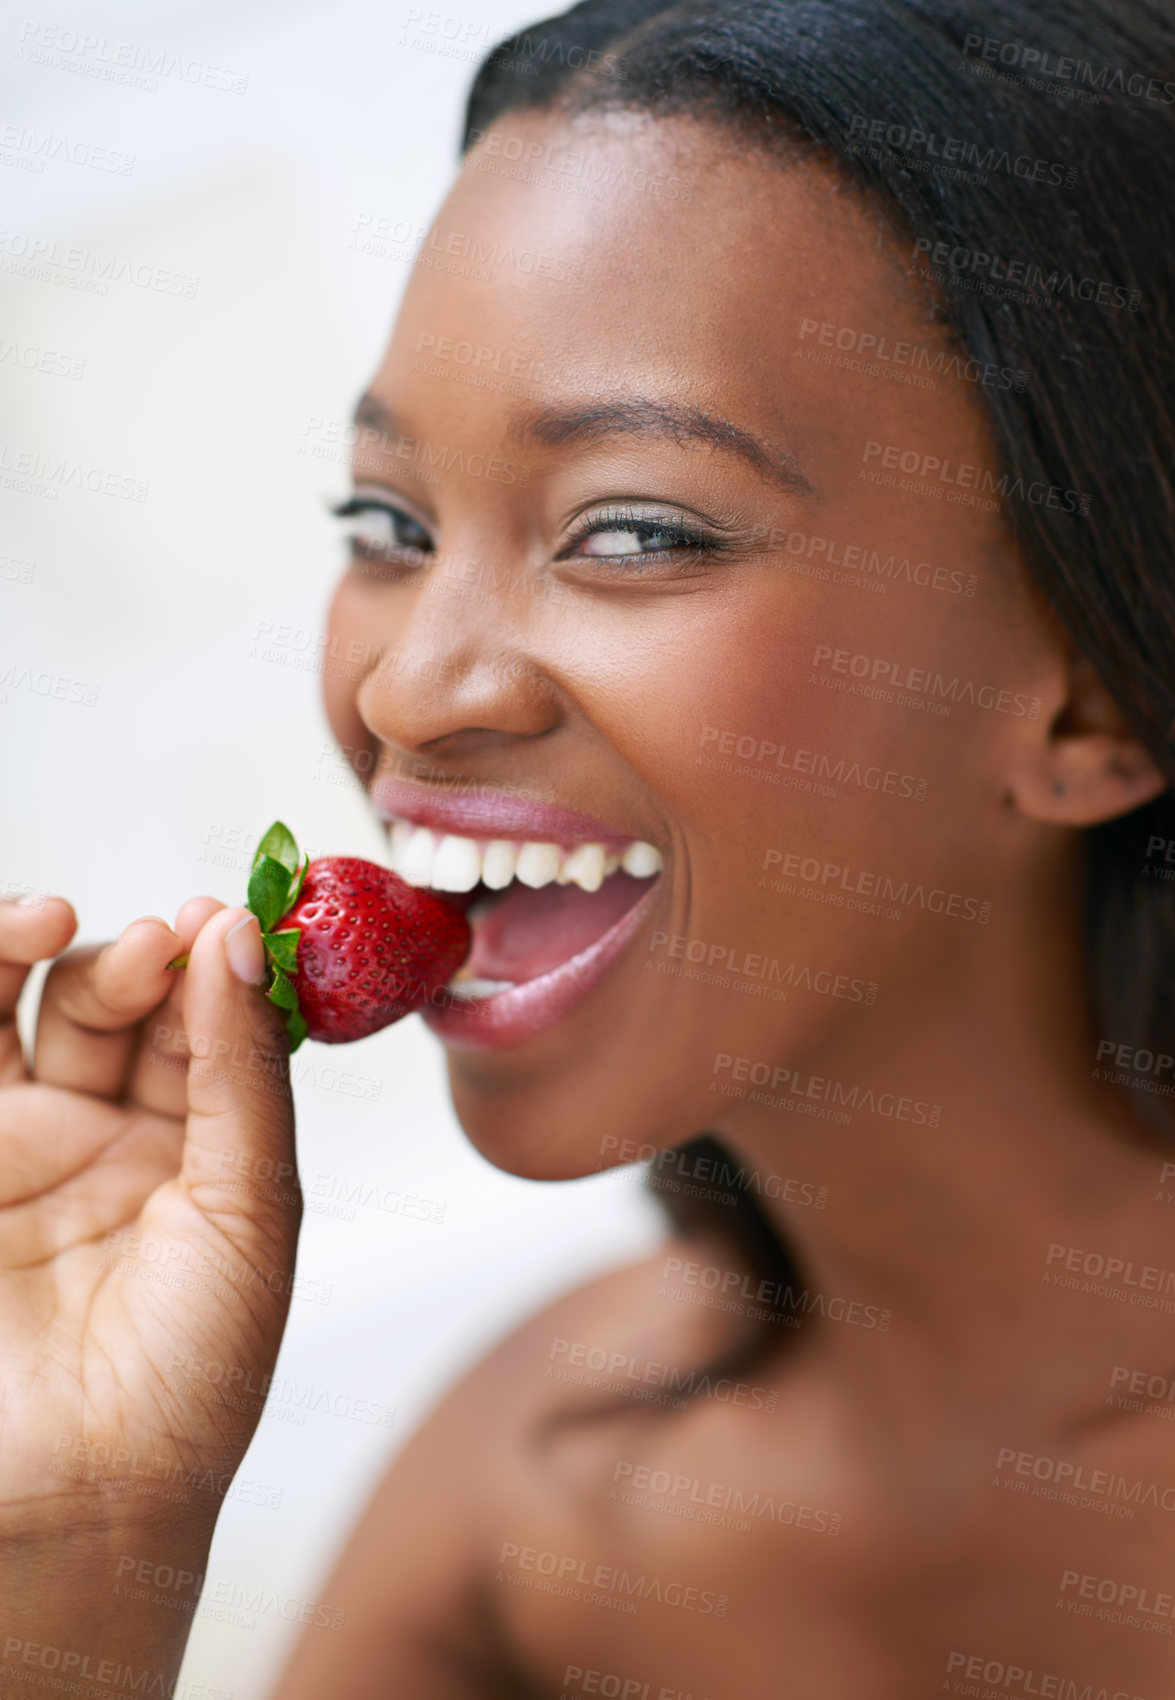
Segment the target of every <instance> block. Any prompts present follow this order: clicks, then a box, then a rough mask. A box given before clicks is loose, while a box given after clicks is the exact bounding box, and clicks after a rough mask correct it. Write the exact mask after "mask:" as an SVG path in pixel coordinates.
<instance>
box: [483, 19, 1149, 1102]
mask: <svg viewBox="0 0 1175 1700" xmlns="http://www.w3.org/2000/svg"><path fill="white" fill-rule="evenodd" d="M1173 103H1175V22H1173V19H1172V16H1171V14H1170V13H1169V12H1166V11H1164V10H1162V9H1160V7H1159V6H1158V5H1156V4H1154V3H1152V0H1116V3H1115V0H966V3H964V0H687V3H685V4H676V5H674V4H666V3H665V0H583V3H582V4H581V5H577V6H574V7H572V8H571V10H570V11H568V12H566V13H564V14H563V15H561V16H559V17H557V18H553V19H551V20H550V21H548V22H544V23H540V24H534V25H532V26H531V27H530V28H529V29H527V30H524V31H521V32H519V33H518V34H516V35H515V36H513V37H512V38H511V39H510V40H508V41H506V42H504V43H502V44H501V46H499V47H498V48H496V49H495V50H494V51H493V52H492V53H491V54H490V55H489V57H488V58H487V59H486V60H485V61H484V62H483V64H482V65H481V67H480V69H479V70H478V72H477V75H476V78H475V80H474V83H473V87H472V90H471V93H470V97H469V104H468V109H467V112H466V123H465V134H464V142H463V151H464V150H468V148H469V147H470V146H471V145H472V143H473V142H474V141H476V139H477V138H478V136H479V135H480V134H481V133H482V132H484V131H485V130H486V129H488V128H489V127H490V125H491V124H493V123H494V122H495V121H496V120H498V119H499V118H501V117H502V116H503V114H505V113H507V112H510V111H514V110H522V109H528V108H534V109H546V108H552V107H558V108H561V109H564V110H567V111H568V112H581V111H587V110H592V109H596V108H607V107H620V108H624V109H636V110H639V111H644V112H648V113H652V114H654V115H662V114H694V115H697V116H701V117H705V118H707V119H709V120H712V121H716V122H720V123H723V124H727V125H730V126H731V127H733V129H735V130H736V131H738V132H740V133H741V134H742V135H743V136H745V137H750V138H751V139H753V140H755V141H757V142H758V143H760V144H762V143H763V142H767V143H769V144H774V145H777V146H779V147H780V149H781V151H783V153H784V154H785V156H786V155H787V154H789V153H790V154H792V155H794V154H795V152H796V150H797V148H799V149H801V150H805V149H806V150H814V152H815V154H816V155H817V156H818V157H823V158H825V159H827V160H829V161H830V162H831V163H835V165H836V166H837V168H839V169H840V170H841V171H842V172H843V173H845V174H847V176H848V178H849V179H850V180H851V181H853V182H854V183H855V184H857V185H858V186H859V187H860V188H861V189H863V190H864V191H865V193H866V194H867V195H868V196H869V197H870V198H871V200H872V201H873V202H874V204H876V205H877V206H879V208H880V209H881V210H882V211H883V213H884V214H885V215H886V216H887V217H888V220H889V222H890V224H891V226H892V227H893V228H895V229H896V230H897V231H898V232H899V233H905V234H906V236H907V237H908V238H912V239H913V241H914V244H915V248H914V250H913V251H914V252H919V253H921V254H924V255H926V254H929V255H930V256H932V257H935V258H938V259H939V260H941V261H942V263H943V264H942V270H945V272H946V273H947V278H946V282H945V285H944V287H942V288H941V289H940V290H938V291H936V292H935V295H934V298H933V300H932V299H931V297H930V295H929V294H928V311H932V312H937V313H938V314H939V315H940V316H941V318H942V320H943V321H944V322H945V324H946V325H947V326H948V327H949V329H950V331H951V332H952V333H953V335H954V338H955V339H956V341H957V343H958V344H959V345H960V347H961V348H962V349H963V350H964V351H965V352H966V353H967V354H969V355H970V356H971V357H973V358H974V359H975V360H978V361H981V362H984V363H988V362H990V363H992V365H993V366H994V367H995V368H996V369H997V370H999V369H1004V368H1011V369H1013V370H1014V371H1016V372H1019V373H1024V374H1026V378H1027V382H1026V385H1025V388H1024V389H1023V391H1022V392H1020V393H1018V392H1017V391H1016V390H1015V389H1014V388H1007V389H1000V388H996V387H994V386H993V387H987V386H984V390H983V393H984V396H985V398H986V401H987V404H988V410H989V418H990V422H991V426H992V429H993V435H994V440H995V446H996V452H997V455H998V458H999V461H1000V463H1001V464H1000V473H1001V474H1002V478H1003V485H1002V488H1003V489H1004V490H1005V491H1006V490H1008V489H1009V488H1010V489H1011V491H1012V493H1013V494H1014V495H1016V496H1018V498H1019V499H1015V500H1012V501H1009V502H1005V503H1004V504H1003V508H1004V512H1005V513H1006V514H1007V515H1008V525H1009V528H1010V533H1011V535H1012V537H1013V539H1014V542H1015V544H1016V546H1017V548H1018V551H1019V554H1020V557H1021V558H1022V559H1023V561H1024V563H1025V565H1026V566H1027V568H1028V571H1029V573H1030V575H1031V578H1032V580H1033V582H1034V583H1035V585H1036V587H1037V589H1038V591H1039V592H1040V593H1041V594H1042V595H1043V597H1044V599H1045V601H1046V603H1047V604H1048V606H1049V607H1050V608H1051V609H1052V610H1053V611H1054V613H1055V615H1056V616H1057V618H1058V619H1059V621H1060V623H1061V624H1062V626H1063V627H1064V628H1065V629H1066V630H1067V631H1068V633H1069V634H1070V636H1071V638H1072V640H1073V642H1074V644H1075V646H1076V648H1077V650H1078V651H1079V652H1081V653H1083V654H1084V655H1085V656H1086V657H1087V658H1088V659H1089V660H1090V662H1091V663H1092V664H1093V665H1094V667H1095V668H1096V670H1097V672H1098V674H1099V675H1100V677H1101V678H1102V679H1103V681H1104V682H1105V684H1106V686H1107V687H1108V688H1109V690H1110V691H1111V692H1112V693H1113V695H1114V697H1115V698H1116V700H1117V702H1118V703H1119V705H1120V707H1121V709H1122V710H1123V711H1124V713H1125V714H1126V716H1127V718H1128V721H1129V723H1130V724H1131V726H1132V727H1133V729H1134V730H1135V732H1136V734H1137V735H1138V736H1139V737H1141V739H1142V740H1143V741H1144V743H1145V744H1146V746H1147V747H1148V749H1149V750H1150V752H1151V754H1152V755H1153V757H1154V758H1155V760H1156V762H1157V763H1158V764H1159V766H1160V767H1161V769H1162V771H1163V772H1164V774H1165V775H1166V777H1167V778H1168V780H1169V781H1172V782H1175V504H1173V500H1172V489H1171V482H1170V478H1169V475H1168V469H1169V465H1170V456H1171V448H1172V443H1173V441H1175V432H1173V431H1172V416H1173V411H1175V409H1173V407H1172V393H1171V359H1170V352H1169V350H1170V339H1171V328H1170V314H1171V307H1172V303H1175V241H1173V240H1172V235H1173V232H1172V220H1171V217H1170V207H1171V204H1172V191H1173V188H1175V126H1173V122H1172V114H1173V110H1175V105H1173ZM928 137H930V138H934V139H935V140H934V141H931V142H928V141H927V138H928ZM948 140H949V142H950V143H951V146H950V148H949V149H948V148H947V146H946V144H947V142H948ZM936 150H937V151H936ZM944 154H945V156H946V158H948V159H950V160H953V161H954V162H955V163H954V166H953V168H952V169H943V167H942V160H943V156H944ZM936 159H937V161H938V166H937V168H935V161H936ZM977 176H978V178H979V180H980V181H981V182H982V187H978V186H977V185H976V182H975V178H976V177H977ZM984 176H986V181H985V182H983V177H984ZM940 243H942V244H945V247H944V248H937V247H936V245H937V244H940ZM1017 264H1019V271H1018V272H1016V270H1015V268H1016V265H1017ZM1009 266H1012V267H1013V275H1015V276H1016V277H1017V279H1018V281H1019V283H1021V284H1027V287H1018V286H1014V285H1011V284H1009V285H1008V286H1006V287H997V286H996V284H995V281H994V279H995V278H996V277H998V276H999V274H1000V271H1001V269H1002V273H1003V275H1004V276H1005V277H1007V276H1008V268H1009ZM1034 268H1035V269H1034ZM988 272H991V274H992V275H991V276H988V275H986V274H987V273H988ZM1029 280H1031V281H1029ZM939 281H940V282H941V281H942V272H941V271H940V273H939ZM1033 284H1034V285H1035V292H1034V291H1033V287H1032V286H1033ZM1042 289H1043V291H1044V293H1045V295H1046V296H1047V297H1048V299H1047V300H1045V301H1041V300H1039V299H1037V296H1038V295H1039V293H1040V291H1041V290H1042ZM997 487H1000V486H997ZM1033 491H1036V492H1047V493H1048V495H1047V499H1042V498H1041V497H1040V496H1039V495H1037V496H1033V494H1032V492H1033ZM1054 496H1056V498H1057V500H1056V505H1052V504H1053V499H1054ZM1085 839H1086V847H1087V858H1086V868H1087V878H1086V886H1087V899H1086V927H1087V938H1088V948H1089V957H1090V963H1091V986H1090V993H1091V1000H1092V1009H1091V1016H1092V1018H1093V1021H1094V1023H1095V1026H1096V1030H1097V1032H1098V1033H1099V1035H1101V1036H1102V1038H1103V1039H1104V1040H1110V1039H1112V1040H1113V1041H1114V1042H1115V1044H1118V1043H1129V1044H1130V1045H1131V1046H1132V1047H1134V1048H1135V1050H1136V1051H1138V1052H1139V1053H1141V1052H1143V1051H1146V1052H1149V1053H1150V1054H1151V1057H1152V1059H1153V1058H1157V1057H1158V1056H1159V1055H1160V1054H1161V1053H1166V1054H1173V1053H1175V883H1172V884H1168V883H1167V882H1166V881H1165V880H1164V878H1163V873H1164V864H1163V861H1162V860H1161V859H1160V860H1158V861H1157V863H1156V862H1153V861H1151V860H1150V853H1151V851H1152V849H1153V848H1154V841H1155V840H1159V841H1160V844H1161V846H1162V848H1163V849H1164V850H1165V848H1166V847H1167V846H1168V845H1171V846H1175V794H1173V793H1172V791H1171V790H1170V789H1168V790H1166V791H1164V792H1163V793H1162V794H1161V795H1160V796H1159V797H1158V798H1156V800H1155V801H1154V802H1151V803H1148V804H1146V805H1145V806H1143V807H1142V808H1139V809H1135V810H1133V811H1132V812H1131V813H1129V814H1127V815H1124V816H1122V817H1120V818H1119V819H1117V820H1113V821H1110V822H1107V823H1105V824H1103V825H1099V826H1096V827H1094V828H1092V829H1090V830H1089V831H1088V832H1087V833H1086V835H1085ZM1172 855H1173V860H1175V850H1173V852H1172ZM1170 871H1171V872H1172V874H1173V875H1175V866H1173V867H1172V868H1171V869H1170ZM1092 1060H1093V1059H1091V1061H1092ZM1138 1062H1139V1066H1140V1068H1141V1064H1142V1059H1141V1054H1140V1055H1139V1057H1138ZM1152 1073H1153V1068H1152V1070H1151V1071H1145V1070H1144V1071H1143V1075H1142V1078H1141V1079H1140V1078H1139V1074H1138V1073H1137V1072H1135V1073H1134V1074H1132V1075H1131V1076H1130V1077H1129V1078H1130V1079H1131V1081H1132V1082H1133V1083H1136V1084H1135V1085H1134V1097H1135V1101H1136V1102H1137V1103H1138V1104H1139V1105H1140V1107H1142V1108H1144V1109H1145V1110H1146V1111H1147V1112H1148V1113H1149V1114H1150V1115H1151V1119H1152V1120H1154V1121H1155V1122H1157V1123H1158V1124H1159V1125H1160V1126H1164V1127H1166V1126H1169V1125H1171V1124H1170V1123H1168V1120H1167V1118H1166V1117H1165V1116H1163V1115H1162V1113H1161V1112H1162V1110H1163V1107H1164V1106H1163V1102H1162V1100H1161V1099H1160V1098H1159V1097H1158V1096H1157V1095H1156V1094H1155V1092H1154V1087H1155V1085H1156V1084H1159V1083H1160V1081H1159V1080H1156V1079H1153V1078H1151V1074H1152ZM1172 1078H1173V1079H1175V1076H1173V1077H1172ZM1160 1080H1161V1076H1160ZM1148 1084H1149V1085H1150V1087H1151V1091H1150V1092H1149V1093H1148V1092H1147V1091H1146V1090H1145V1087H1146V1086H1147V1085H1148Z"/></svg>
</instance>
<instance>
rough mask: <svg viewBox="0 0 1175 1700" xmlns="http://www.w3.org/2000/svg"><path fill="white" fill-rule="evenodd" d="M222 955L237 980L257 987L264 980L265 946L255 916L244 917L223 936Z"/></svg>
mask: <svg viewBox="0 0 1175 1700" xmlns="http://www.w3.org/2000/svg"><path fill="white" fill-rule="evenodd" d="M224 954H225V955H226V956H227V957H228V965H229V967H230V968H231V969H232V971H233V973H234V974H235V975H236V977H237V979H238V980H243V981H244V982H245V984H246V985H247V986H259V985H260V984H261V982H262V980H263V979H264V978H265V946H264V945H263V944H262V942H261V927H260V925H259V923H258V920H257V917H256V915H246V916H245V918H244V920H243V921H238V922H237V924H236V926H235V927H230V928H229V930H228V932H227V933H226V934H225V940H224Z"/></svg>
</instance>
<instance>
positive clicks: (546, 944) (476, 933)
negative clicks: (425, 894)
mask: <svg viewBox="0 0 1175 1700" xmlns="http://www.w3.org/2000/svg"><path fill="white" fill-rule="evenodd" d="M648 883H649V882H648V880H637V879H632V878H631V877H630V876H629V875H628V874H626V873H623V872H620V871H619V870H618V871H617V872H616V873H614V874H612V875H610V877H609V878H608V879H606V880H605V881H604V883H603V885H602V886H601V887H600V889H599V891H584V889H583V887H582V886H578V885H553V884H552V885H544V886H541V887H540V888H539V890H538V891H533V890H532V889H531V888H530V887H529V886H525V885H519V884H518V883H517V882H516V883H515V884H514V885H512V886H510V888H509V889H508V891H507V892H506V895H505V897H503V898H502V899H501V900H500V902H498V903H496V904H495V905H494V907H493V909H491V910H490V912H489V914H488V915H486V916H485V917H484V918H483V919H482V920H480V921H479V922H478V923H477V925H476V926H475V927H474V929H473V951H472V954H471V955H470V958H469V967H470V969H471V970H472V972H473V975H474V977H475V978H477V979H479V980H513V981H515V982H519V981H522V980H534V979H537V977H538V976H539V975H540V974H546V973H549V972H550V970H551V969H552V968H558V967H559V965H560V963H563V962H566V961H567V959H568V957H571V956H576V955H578V953H579V952H580V951H581V950H586V949H587V947H588V945H589V944H594V943H595V941H596V940H597V939H598V938H600V937H601V936H602V935H603V934H604V933H606V932H607V931H608V928H609V927H611V926H613V925H614V924H615V923H616V922H617V921H619V919H620V917H621V916H622V915H625V914H627V913H628V911H629V910H630V909H631V908H632V906H633V904H634V903H635V902H636V901H637V899H638V898H639V897H640V895H641V893H642V892H643V891H644V890H645V889H646V888H647V886H648Z"/></svg>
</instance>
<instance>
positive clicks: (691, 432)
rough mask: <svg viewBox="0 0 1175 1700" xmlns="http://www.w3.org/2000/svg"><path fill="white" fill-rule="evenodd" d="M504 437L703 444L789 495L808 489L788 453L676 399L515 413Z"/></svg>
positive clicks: (558, 441) (641, 399)
mask: <svg viewBox="0 0 1175 1700" xmlns="http://www.w3.org/2000/svg"><path fill="white" fill-rule="evenodd" d="M509 431H510V435H511V436H512V437H514V438H515V439H516V440H517V442H518V443H519V445H520V446H525V445H526V444H527V443H531V442H538V443H542V444H544V445H546V446H548V447H551V448H558V447H559V446H560V445H562V444H564V443H594V442H599V441H600V440H601V439H602V438H603V437H606V436H611V435H613V434H615V435H618V436H634V437H655V438H659V439H660V440H662V441H666V440H667V441H669V442H674V443H706V444H708V445H709V447H710V448H714V449H718V450H719V451H720V452H722V453H725V454H730V455H737V456H738V458H739V459H740V460H742V461H745V462H746V464H747V465H748V466H750V467H752V468H753V469H754V471H755V472H757V473H759V475H760V476H761V477H764V478H768V479H770V480H771V481H772V483H774V484H778V485H779V486H780V487H781V488H782V489H784V490H786V491H787V492H788V494H789V495H793V496H804V495H810V494H811V493H812V486H811V484H810V483H809V482H808V480H807V479H806V478H805V477H804V475H803V473H802V472H801V471H800V468H799V465H798V463H797V461H796V458H795V456H794V455H792V454H789V453H788V452H787V451H785V450H783V449H780V448H777V447H776V446H775V445H774V444H773V443H769V442H766V441H764V440H763V439H762V438H760V437H755V436H752V434H751V433H750V432H749V431H744V430H742V429H741V427H739V426H738V425H734V424H732V423H731V421H730V420H729V419H722V418H719V417H718V415H716V414H713V413H705V412H703V411H702V409H701V408H700V407H688V406H684V405H683V404H681V403H680V402H668V401H653V400H650V399H649V398H648V397H645V396H635V397H633V398H631V399H630V400H624V401H600V402H588V403H586V404H584V405H582V406H579V407H547V408H542V409H541V410H539V411H537V412H533V413H520V414H515V416H514V418H513V419H512V420H511V422H510V427H509Z"/></svg>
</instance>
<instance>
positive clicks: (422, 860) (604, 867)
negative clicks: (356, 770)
mask: <svg viewBox="0 0 1175 1700" xmlns="http://www.w3.org/2000/svg"><path fill="white" fill-rule="evenodd" d="M388 865H389V867H390V868H391V869H392V872H393V873H397V874H399V876H400V878H401V879H402V880H406V881H407V883H408V884H409V885H418V886H429V887H431V888H432V890H434V891H472V890H473V888H474V886H475V885H476V884H477V883H478V881H479V880H480V881H481V883H482V884H483V885H487V886H489V888H490V890H491V891H501V890H502V888H503V887H504V886H507V885H509V884H510V882H511V880H515V879H517V880H520V881H521V883H522V884H523V885H529V886H541V885H550V883H551V881H552V880H554V881H555V882H556V884H558V885H568V884H573V885H579V886H582V887H583V889H584V890H585V891H598V890H599V888H600V886H601V885H602V884H603V882H604V880H605V879H606V878H607V877H608V875H609V874H614V873H615V872H616V870H617V868H623V869H624V871H625V873H627V874H632V875H633V877H634V878H635V879H648V878H649V877H650V875H652V874H655V873H659V872H660V869H661V852H660V851H659V850H658V849H657V848H656V847H655V846H654V845H652V844H646V843H644V842H643V841H642V840H640V839H638V840H636V841H634V842H633V843H632V844H630V845H628V846H627V848H626V849H625V850H624V851H623V852H610V851H608V850H606V849H605V848H604V846H603V844H574V845H572V846H570V848H566V847H564V846H562V845H559V844H542V843H534V842H531V841H529V840H526V841H523V842H518V841H516V840H512V839H506V838H494V839H491V840H490V841H489V842H488V843H487V842H485V841H484V840H482V839H473V838H458V837H456V836H455V835H454V834H452V833H444V834H440V833H436V832H432V831H430V830H429V828H428V827H426V826H413V824H412V822H411V821H406V820H398V821H396V822H395V823H394V825H393V827H392V832H391V849H390V853H389V856H388Z"/></svg>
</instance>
